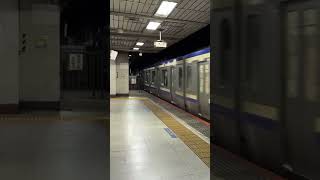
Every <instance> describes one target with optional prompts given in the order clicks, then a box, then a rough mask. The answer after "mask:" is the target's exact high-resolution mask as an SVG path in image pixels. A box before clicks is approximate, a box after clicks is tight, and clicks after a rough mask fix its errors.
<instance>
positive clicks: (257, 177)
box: [130, 91, 285, 180]
mask: <svg viewBox="0 0 320 180" xmlns="http://www.w3.org/2000/svg"><path fill="white" fill-rule="evenodd" d="M130 96H131V97H140V98H147V99H150V100H151V101H152V102H153V103H154V104H156V105H158V106H159V107H161V108H162V109H163V111H166V112H168V113H170V114H171V115H172V116H173V117H175V119H176V120H177V122H180V123H181V124H183V125H185V126H187V127H190V129H192V130H193V132H195V134H197V135H198V136H199V137H201V138H202V139H204V140H208V141H210V140H209V137H210V127H211V126H214V124H212V125H211V124H210V125H208V124H207V123H206V122H203V121H202V120H201V119H199V118H198V117H196V116H193V115H191V114H190V113H187V112H185V111H184V110H182V109H180V108H178V107H176V106H174V105H172V104H171V103H168V102H166V101H163V100H161V99H160V98H159V97H156V96H154V95H152V94H149V93H146V92H145V91H130ZM153 113H154V114H157V113H156V112H153ZM173 129H174V128H173ZM181 139H183V138H181ZM185 144H187V143H185ZM210 146H211V148H210V149H211V151H212V153H211V155H212V156H213V158H212V162H211V164H212V165H211V168H212V169H211V178H212V179H217V180H283V179H285V178H282V177H280V176H278V175H276V174H274V173H272V172H271V171H268V170H266V169H264V168H261V167H259V166H258V165H255V164H254V163H251V162H249V161H247V160H245V159H243V158H241V157H239V156H237V155H235V154H233V153H231V152H229V151H227V150H225V149H223V148H221V147H219V146H216V145H214V144H212V143H211V144H210ZM191 149H192V148H191Z"/></svg>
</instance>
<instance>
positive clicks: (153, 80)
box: [143, 48, 210, 120]
mask: <svg viewBox="0 0 320 180" xmlns="http://www.w3.org/2000/svg"><path fill="white" fill-rule="evenodd" d="M143 76H144V89H145V90H146V91H147V92H150V93H152V94H154V95H156V96H158V97H160V98H162V99H164V100H166V101H168V102H171V103H173V104H175V105H177V106H179V107H180V108H182V109H184V110H186V111H188V112H190V113H192V114H195V115H198V116H201V117H203V118H205V119H207V120H210V48H206V49H202V50H200V51H196V52H193V53H191V54H187V55H185V56H182V57H178V58H175V59H171V60H169V61H165V62H162V63H160V64H158V65H155V66H153V67H150V68H147V69H144V70H143Z"/></svg>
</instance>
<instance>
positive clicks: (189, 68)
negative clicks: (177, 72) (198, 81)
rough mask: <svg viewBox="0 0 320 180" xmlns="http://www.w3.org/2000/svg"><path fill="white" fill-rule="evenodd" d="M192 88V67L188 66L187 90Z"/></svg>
mask: <svg viewBox="0 0 320 180" xmlns="http://www.w3.org/2000/svg"><path fill="white" fill-rule="evenodd" d="M190 87H192V66H187V88H190Z"/></svg>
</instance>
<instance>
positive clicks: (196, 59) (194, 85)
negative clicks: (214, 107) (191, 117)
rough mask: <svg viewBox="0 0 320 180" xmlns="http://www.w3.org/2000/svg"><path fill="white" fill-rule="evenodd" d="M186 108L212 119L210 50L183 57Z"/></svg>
mask: <svg viewBox="0 0 320 180" xmlns="http://www.w3.org/2000/svg"><path fill="white" fill-rule="evenodd" d="M183 59H184V62H185V66H184V74H185V76H184V79H185V85H184V91H185V108H186V110H187V111H189V112H191V113H194V114H198V115H199V116H202V117H205V118H206V119H210V117H209V116H210V108H209V107H210V48H206V49H203V50H200V51H197V52H194V53H191V54H188V55H185V56H184V57H183Z"/></svg>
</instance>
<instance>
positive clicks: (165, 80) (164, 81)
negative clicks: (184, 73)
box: [162, 69, 168, 87]
mask: <svg viewBox="0 0 320 180" xmlns="http://www.w3.org/2000/svg"><path fill="white" fill-rule="evenodd" d="M162 86H164V87H167V86H168V70H166V69H163V70H162Z"/></svg>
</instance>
